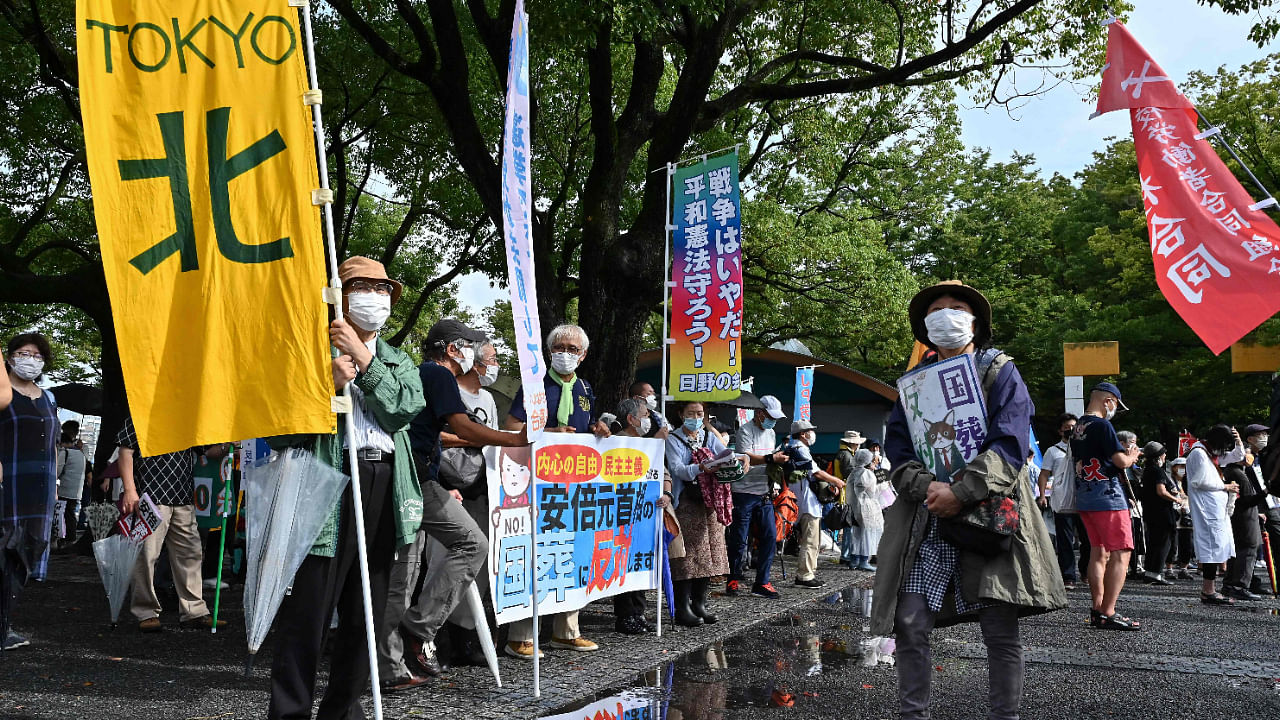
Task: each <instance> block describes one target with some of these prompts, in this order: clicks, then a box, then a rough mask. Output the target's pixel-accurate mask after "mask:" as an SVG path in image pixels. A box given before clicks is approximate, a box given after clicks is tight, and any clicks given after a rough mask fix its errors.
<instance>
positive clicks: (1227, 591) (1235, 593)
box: [1222, 585, 1262, 600]
mask: <svg viewBox="0 0 1280 720" xmlns="http://www.w3.org/2000/svg"><path fill="white" fill-rule="evenodd" d="M1222 594H1223V595H1226V596H1227V597H1229V598H1235V599H1236V600H1261V599H1262V598H1260V597H1258V596H1257V595H1254V594H1253V593H1251V592H1249V591H1248V590H1245V589H1244V588H1242V587H1236V586H1235V585H1223V586H1222Z"/></svg>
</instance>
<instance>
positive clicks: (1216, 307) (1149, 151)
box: [1095, 22, 1280, 354]
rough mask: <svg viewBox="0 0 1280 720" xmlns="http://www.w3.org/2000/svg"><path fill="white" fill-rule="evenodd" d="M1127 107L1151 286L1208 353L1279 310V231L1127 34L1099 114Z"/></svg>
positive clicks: (1118, 30)
mask: <svg viewBox="0 0 1280 720" xmlns="http://www.w3.org/2000/svg"><path fill="white" fill-rule="evenodd" d="M1123 109H1127V110H1128V111H1129V116H1130V120H1131V121H1132V124H1133V145H1134V149H1135V150H1136V151H1137V155H1138V177H1139V180H1140V181H1141V189H1142V199H1143V204H1144V205H1145V208H1146V216H1147V228H1148V231H1149V233H1150V236H1151V259H1152V261H1153V263H1154V265H1155V273H1156V284H1157V285H1159V286H1160V291H1161V292H1162V293H1163V294H1164V297H1165V299H1166V300H1168V301H1169V304H1170V305H1171V306H1172V307H1173V309H1174V310H1176V311H1177V313H1178V315H1180V316H1181V317H1182V319H1183V320H1184V321H1186V323H1187V325H1188V326H1189V327H1190V328H1191V329H1192V330H1193V331H1195V333H1196V335H1198V336H1200V339H1201V340H1202V341H1204V344H1205V345H1207V346H1208V347H1209V349H1210V350H1212V351H1213V353H1214V354H1218V353H1221V352H1222V351H1223V350H1226V349H1227V348H1228V347H1230V346H1231V344H1232V343H1234V342H1235V341H1237V340H1239V339H1240V338H1242V337H1244V335H1245V334H1246V333H1248V332H1249V331H1251V330H1253V329H1254V328H1256V327H1257V326H1258V325H1260V324H1261V323H1262V321H1264V320H1266V319H1267V318H1269V317H1271V316H1272V315H1274V314H1275V313H1276V312H1277V311H1280V293H1278V292H1276V289H1277V286H1278V285H1280V226H1277V225H1276V223H1275V222H1274V221H1273V220H1272V219H1271V218H1270V217H1268V216H1267V215H1266V214H1265V213H1263V212H1262V205H1261V204H1255V203H1254V202H1253V198H1251V197H1250V196H1249V193H1248V192H1247V191H1246V190H1245V189H1244V188H1243V187H1242V186H1241V185H1240V182H1239V181H1237V180H1236V178H1235V176H1234V175H1232V174H1231V170H1230V169H1228V168H1227V166H1226V164H1225V163H1223V162H1222V158H1220V157H1219V156H1218V153H1217V152H1215V151H1214V149H1213V146H1212V145H1210V144H1209V139H1208V138H1209V137H1210V136H1212V135H1213V134H1214V131H1211V130H1210V129H1209V128H1205V129H1204V131H1203V132H1202V130H1201V128H1200V127H1199V126H1198V125H1197V124H1196V119H1197V113H1196V109H1195V107H1194V106H1193V105H1192V104H1191V101H1189V100H1187V99H1186V97H1184V96H1183V95H1182V94H1181V93H1180V92H1178V89H1177V87H1176V86H1175V85H1174V84H1173V81H1172V80H1171V79H1169V76H1168V75H1166V74H1165V72H1164V70H1162V69H1161V68H1160V66H1159V65H1157V64H1156V63H1155V62H1154V61H1153V60H1152V59H1151V56H1150V55H1148V54H1147V52H1146V50H1144V49H1143V48H1142V46H1141V45H1139V44H1138V42H1137V40H1135V39H1134V38H1133V36H1132V35H1131V34H1130V33H1129V31H1128V30H1127V29H1126V28H1125V26H1124V23H1121V22H1113V23H1111V25H1110V27H1109V29H1108V36H1107V65H1106V66H1104V68H1103V71H1102V87H1101V89H1100V90H1099V94H1098V110H1097V113H1095V115H1097V114H1101V113H1105V112H1110V111H1112V110H1123Z"/></svg>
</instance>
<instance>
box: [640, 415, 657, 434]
mask: <svg viewBox="0 0 1280 720" xmlns="http://www.w3.org/2000/svg"><path fill="white" fill-rule="evenodd" d="M637 429H638V430H639V431H640V434H641V435H648V434H649V431H650V430H652V429H653V421H652V420H650V419H649V418H645V419H643V420H641V421H640V427H639V428H637Z"/></svg>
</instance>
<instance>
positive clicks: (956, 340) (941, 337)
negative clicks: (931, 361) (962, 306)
mask: <svg viewBox="0 0 1280 720" xmlns="http://www.w3.org/2000/svg"><path fill="white" fill-rule="evenodd" d="M924 326H925V329H926V330H928V331H929V342H931V343H933V344H934V345H937V346H938V347H940V348H943V349H945V350H958V349H960V348H962V347H964V346H966V345H968V344H969V343H971V342H973V315H970V314H969V313H967V312H965V311H963V310H954V309H952V308H943V309H941V310H935V311H933V312H931V313H929V314H928V315H925V316H924Z"/></svg>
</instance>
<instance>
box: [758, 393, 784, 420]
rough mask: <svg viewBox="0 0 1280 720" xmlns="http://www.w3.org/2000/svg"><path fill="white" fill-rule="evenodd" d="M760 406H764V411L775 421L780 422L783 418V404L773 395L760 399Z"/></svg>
mask: <svg viewBox="0 0 1280 720" xmlns="http://www.w3.org/2000/svg"><path fill="white" fill-rule="evenodd" d="M760 404H761V405H763V406H764V411H765V412H766V413H768V414H769V417H771V418H773V419H774V420H780V419H781V418H782V417H783V414H782V403H780V402H778V398H776V397H774V396H772V395H764V396H762V397H761V398H760Z"/></svg>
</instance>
